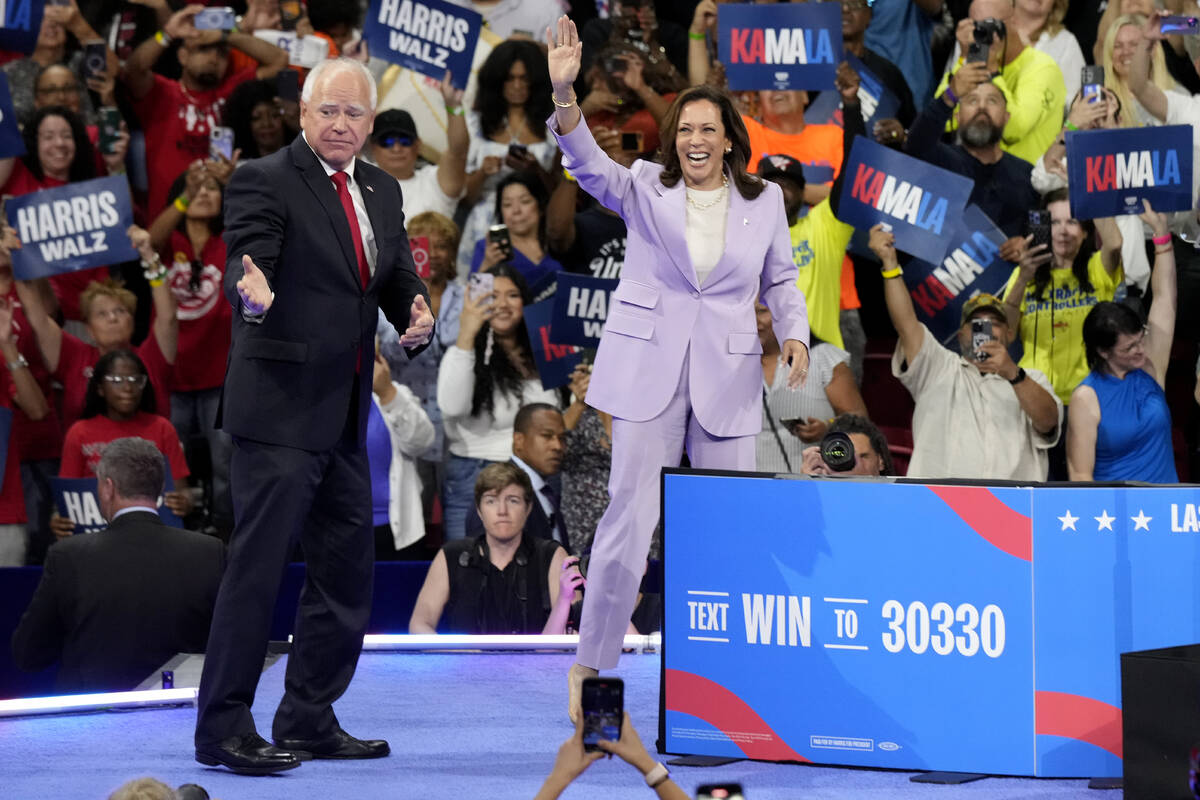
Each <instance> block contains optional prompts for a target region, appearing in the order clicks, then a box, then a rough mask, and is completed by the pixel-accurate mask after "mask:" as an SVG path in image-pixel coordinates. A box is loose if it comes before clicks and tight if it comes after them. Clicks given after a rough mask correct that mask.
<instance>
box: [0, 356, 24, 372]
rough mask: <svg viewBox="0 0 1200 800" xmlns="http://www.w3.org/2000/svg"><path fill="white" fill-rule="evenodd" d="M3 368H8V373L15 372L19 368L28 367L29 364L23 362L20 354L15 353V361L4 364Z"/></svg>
mask: <svg viewBox="0 0 1200 800" xmlns="http://www.w3.org/2000/svg"><path fill="white" fill-rule="evenodd" d="M4 366H6V367H8V371H9V372H16V371H17V370H19V369H20V368H21V367H28V366H29V362H28V361H26V360H25V356H24V355H23V354H22V353H17V360H16V361H9V362H6V363H5V365H4Z"/></svg>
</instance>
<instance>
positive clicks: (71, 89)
mask: <svg viewBox="0 0 1200 800" xmlns="http://www.w3.org/2000/svg"><path fill="white" fill-rule="evenodd" d="M37 93H38V96H39V97H48V96H49V95H52V94H79V84H76V83H71V84H67V85H65V86H43V87H42V88H40V89H38V90H37Z"/></svg>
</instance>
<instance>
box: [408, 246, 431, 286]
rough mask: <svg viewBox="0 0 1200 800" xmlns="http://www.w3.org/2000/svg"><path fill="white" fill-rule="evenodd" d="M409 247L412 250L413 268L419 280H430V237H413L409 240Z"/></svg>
mask: <svg viewBox="0 0 1200 800" xmlns="http://www.w3.org/2000/svg"><path fill="white" fill-rule="evenodd" d="M408 247H409V249H410V250H412V257H413V268H414V269H416V271H417V277H418V278H428V277H430V275H429V237H428V236H413V237H411V238H409V240H408Z"/></svg>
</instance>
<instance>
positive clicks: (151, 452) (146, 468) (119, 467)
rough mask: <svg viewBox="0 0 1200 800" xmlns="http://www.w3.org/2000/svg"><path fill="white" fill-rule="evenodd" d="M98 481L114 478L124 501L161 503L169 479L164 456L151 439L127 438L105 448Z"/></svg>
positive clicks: (98, 465) (97, 470) (114, 441)
mask: <svg viewBox="0 0 1200 800" xmlns="http://www.w3.org/2000/svg"><path fill="white" fill-rule="evenodd" d="M96 478H97V479H98V480H101V481H103V480H105V479H106V478H111V479H112V482H113V485H114V486H115V487H116V490H117V494H118V495H120V496H121V497H124V498H129V499H132V498H142V499H145V498H149V499H152V500H155V501H157V500H158V496H159V495H160V494H162V490H163V483H164V482H165V480H166V465H165V463H164V462H163V454H162V453H160V452H159V450H158V448H157V447H155V446H154V444H153V443H152V442H150V441H149V440H147V439H142V438H140V437H138V436H126V437H124V438H123V439H114V440H113V441H111V442H109V443H108V444H107V445H105V446H104V452H103V453H102V454H101V456H100V463H98V464H97V465H96Z"/></svg>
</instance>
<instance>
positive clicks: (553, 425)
mask: <svg viewBox="0 0 1200 800" xmlns="http://www.w3.org/2000/svg"><path fill="white" fill-rule="evenodd" d="M566 436H567V430H566V427H565V426H564V425H563V415H562V412H561V411H559V410H558V409H557V408H555V407H554V406H552V405H550V404H548V403H529V404H527V405H524V406H521V408H520V409H519V410H518V411H517V416H516V417H514V418H513V440H512V451H513V454H512V459H511V460H512V463H513V464H515V465H517V466H518V467H520V468H521V470H522V471H523V472H524V473H525V474H526V475H528V476H529V481H530V482H531V483H532V484H533V498H534V502H533V508H532V509H531V510H530V512H529V518H528V519H526V520H525V535H526V536H529V537H536V538H539V539H553V540H555V541H556V542H558V543H559V544H561V545H562V546H563V547H564V548H566V551H567V553H568V554H569V553H570V552H571V542H570V539H568V537H567V528H566V525H565V524H564V523H563V519H562V510H561V508H559V505H560V503H561V500H562V497H561V495H560V493H559V489H558V483H557V476H558V471H559V469H560V468H561V467H562V459H563V453H565V452H566V449H567V446H566ZM481 533H483V521H482V520H480V519H479V511H478V509H475V510H472V512H471V513H470V515H468V517H467V536H468V537H475V536H478V535H479V534H481Z"/></svg>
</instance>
